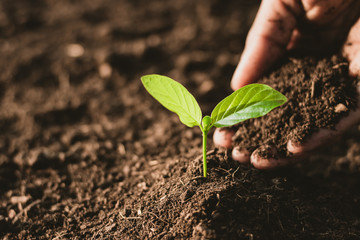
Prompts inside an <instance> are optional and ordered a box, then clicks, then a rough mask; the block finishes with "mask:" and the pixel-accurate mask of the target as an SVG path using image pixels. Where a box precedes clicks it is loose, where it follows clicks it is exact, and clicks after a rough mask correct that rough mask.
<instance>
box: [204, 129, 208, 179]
mask: <svg viewBox="0 0 360 240" xmlns="http://www.w3.org/2000/svg"><path fill="white" fill-rule="evenodd" d="M207 134H208V131H205V130H204V131H203V171H204V177H205V178H206V177H207V160H206V145H207Z"/></svg>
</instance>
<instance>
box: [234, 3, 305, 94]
mask: <svg viewBox="0 0 360 240" xmlns="http://www.w3.org/2000/svg"><path fill="white" fill-rule="evenodd" d="M301 9H302V8H301V6H299V5H298V4H297V1H285V0H282V1H281V0H275V1H274V0H263V1H262V3H261V5H260V8H259V11H258V13H257V15H256V18H255V21H254V23H253V25H252V27H251V29H250V31H249V34H248V37H247V38H246V43H245V49H244V52H243V54H242V56H241V59H240V62H239V64H238V66H237V68H236V70H235V73H234V75H233V78H232V80H231V88H232V89H233V90H237V89H239V88H240V87H242V86H244V85H246V84H249V83H252V82H255V81H256V80H257V79H258V78H259V77H260V76H261V75H263V74H264V72H265V71H267V70H268V69H269V68H270V67H271V66H272V65H273V64H274V63H275V62H276V61H277V60H278V59H279V58H281V57H282V56H283V55H284V53H285V51H286V48H287V46H288V44H289V42H290V40H291V37H292V34H293V30H294V29H295V25H296V16H297V15H298V14H300V13H301Z"/></svg>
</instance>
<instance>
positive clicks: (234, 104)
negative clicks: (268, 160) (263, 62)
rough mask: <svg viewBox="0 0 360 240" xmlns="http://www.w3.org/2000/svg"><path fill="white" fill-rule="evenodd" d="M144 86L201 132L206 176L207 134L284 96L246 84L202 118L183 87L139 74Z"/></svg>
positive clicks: (255, 114) (275, 104)
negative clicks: (213, 128)
mask: <svg viewBox="0 0 360 240" xmlns="http://www.w3.org/2000/svg"><path fill="white" fill-rule="evenodd" d="M141 81H142V83H143V85H144V87H145V89H146V90H147V91H148V92H149V93H150V95H151V96H153V97H154V98H155V99H156V100H158V101H159V102H160V103H161V104H162V105H163V106H164V107H165V108H167V109H169V110H170V111H172V112H175V113H176V114H177V115H178V116H179V118H180V121H181V122H182V123H183V124H185V125H186V126H188V127H194V126H199V127H200V129H201V131H202V135H203V169H204V170H203V171H204V177H206V176H207V161H206V145H207V134H208V132H209V131H210V129H211V128H212V127H213V126H215V127H218V128H219V127H229V126H232V125H234V124H237V123H239V122H242V121H245V120H247V119H251V118H257V117H261V116H264V115H265V114H267V113H268V112H270V111H271V110H272V109H274V108H276V107H278V106H280V105H282V104H284V103H285V102H286V101H287V99H286V97H285V96H284V95H282V94H281V93H280V92H278V91H276V90H274V89H273V88H271V87H270V86H268V85H265V84H257V83H254V84H249V85H246V86H244V87H242V88H240V89H238V90H237V91H235V92H233V93H232V94H231V95H229V96H228V97H226V98H225V99H223V100H222V101H221V102H220V103H218V104H217V105H216V107H215V108H214V110H213V111H212V113H211V116H205V117H203V118H202V113H201V109H200V106H199V104H198V103H197V101H196V100H195V98H194V96H193V95H191V94H190V93H189V92H188V90H186V88H185V87H184V86H183V85H181V84H180V83H178V82H176V81H175V80H173V79H171V78H169V77H166V76H161V75H157V74H152V75H146V76H143V77H141Z"/></svg>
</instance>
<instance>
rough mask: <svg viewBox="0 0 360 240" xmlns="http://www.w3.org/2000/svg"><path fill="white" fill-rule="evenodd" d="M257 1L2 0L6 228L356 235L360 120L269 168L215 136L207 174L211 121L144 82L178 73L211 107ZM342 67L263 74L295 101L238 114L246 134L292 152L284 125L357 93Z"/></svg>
mask: <svg viewBox="0 0 360 240" xmlns="http://www.w3.org/2000/svg"><path fill="white" fill-rule="evenodd" d="M259 2H260V1H253V0H239V1H230V0H229V1H223V0H199V1H191V0H177V1H167V0H153V1H144V0H116V1H115V0H92V1H85V0H78V1H72V0H62V1H54V0H34V1H27V0H16V1H12V0H4V1H1V2H0V56H1V57H0V72H1V74H0V108H1V111H0V238H2V239H248V240H252V239H360V207H359V204H360V179H359V174H360V142H359V139H360V131H359V128H358V126H354V127H353V128H352V129H351V130H350V131H348V132H346V133H345V134H344V136H342V137H341V138H340V139H339V141H338V142H337V143H336V144H332V145H327V146H325V147H323V148H322V149H319V150H318V151H316V152H314V153H312V154H311V155H309V156H308V157H306V158H304V159H302V161H300V162H299V163H297V164H296V165H293V166H290V167H287V168H282V169H279V170H276V171H271V172H269V171H259V170H257V169H254V168H253V167H252V166H250V165H246V164H245V165H241V164H239V163H238V162H235V161H233V160H232V159H231V151H230V150H224V149H217V148H215V147H214V146H213V144H212V141H211V139H210V138H209V146H208V147H209V152H208V175H209V176H208V178H207V179H204V178H202V177H201V176H202V162H201V161H202V160H201V153H202V147H201V140H202V139H201V132H200V130H199V129H196V128H187V127H186V126H184V125H182V124H181V123H180V121H179V119H178V117H177V116H176V115H175V114H173V113H171V112H169V111H167V110H165V109H164V108H163V107H162V106H160V104H158V103H157V102H156V101H155V100H154V99H153V98H152V97H151V96H150V95H149V94H148V93H147V92H146V91H145V89H144V88H143V86H142V85H141V81H140V77H141V76H142V75H145V74H150V73H158V74H162V75H167V76H170V77H172V78H173V79H176V80H178V81H179V82H181V83H182V84H184V85H185V86H186V87H187V88H188V89H189V91H190V92H191V93H193V94H194V96H195V97H196V99H198V100H199V102H200V105H201V108H202V109H203V112H204V113H205V114H209V113H210V111H211V110H212V109H213V107H214V106H215V105H216V104H217V103H218V102H219V100H221V99H223V98H224V97H225V96H227V95H228V94H230V93H231V90H230V87H229V83H230V82H229V81H230V79H231V76H232V73H233V71H234V69H235V67H236V64H237V62H238V59H239V57H240V54H241V52H242V50H243V46H244V41H245V38H246V34H247V32H248V30H249V27H250V26H251V23H252V21H253V19H254V16H255V14H256V11H257V8H258V4H259ZM346 67H347V66H346V62H344V61H343V60H342V59H340V58H339V57H327V58H322V59H317V60H316V59H312V58H306V59H290V60H289V61H288V62H286V63H284V64H283V65H282V66H279V68H278V69H275V70H274V72H272V73H270V74H269V75H268V76H266V77H265V78H264V79H262V81H263V82H265V83H267V84H269V85H271V86H273V87H275V88H277V89H278V90H280V91H282V92H283V93H284V94H285V95H287V97H288V98H289V101H288V102H287V103H286V104H285V105H284V106H283V107H281V108H278V109H276V110H274V111H272V112H271V114H269V115H268V116H267V117H265V118H259V119H256V120H253V121H247V122H244V123H243V124H241V125H240V126H238V128H239V130H238V132H237V134H236V138H235V140H236V145H239V144H243V146H244V147H247V148H255V147H257V146H261V145H263V144H273V145H275V146H277V147H278V148H279V149H280V150H281V149H282V150H283V151H282V152H281V151H280V152H281V154H285V155H286V154H287V153H286V152H285V150H284V142H285V141H286V140H287V139H290V138H291V139H292V138H294V139H298V140H306V136H307V134H308V133H311V132H314V131H317V129H318V128H320V127H327V128H332V127H333V126H334V124H335V123H336V122H337V121H338V120H339V119H340V118H341V117H342V116H345V115H346V114H347V112H348V110H351V109H353V108H354V107H355V102H356V94H355V90H354V89H355V88H354V86H355V85H356V81H355V80H353V79H349V78H348V77H347V71H346ZM339 104H342V105H343V106H342V107H337V106H339ZM336 109H342V110H343V111H336ZM280 129H281V130H282V131H281V132H279V130H280ZM256 134H259V135H258V136H257V135H256ZM209 135H211V134H209ZM254 135H255V136H254Z"/></svg>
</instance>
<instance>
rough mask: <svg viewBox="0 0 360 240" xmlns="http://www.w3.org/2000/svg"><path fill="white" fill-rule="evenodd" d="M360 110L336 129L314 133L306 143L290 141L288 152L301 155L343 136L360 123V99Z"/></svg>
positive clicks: (351, 113)
mask: <svg viewBox="0 0 360 240" xmlns="http://www.w3.org/2000/svg"><path fill="white" fill-rule="evenodd" d="M357 92H358V94H359V93H360V87H359V86H358V87H357ZM357 104H358V108H357V109H356V110H353V111H350V113H349V115H348V116H346V117H345V118H343V119H341V120H340V121H339V123H338V124H336V126H335V129H334V130H331V129H320V130H319V131H318V132H317V133H314V134H313V135H312V136H311V138H310V139H309V140H308V141H306V142H305V143H298V142H295V141H293V140H289V141H288V143H287V150H288V151H289V152H291V153H293V154H295V155H301V154H303V153H305V152H308V151H311V150H313V149H315V148H317V147H319V146H321V145H323V144H324V143H326V142H329V141H330V140H332V139H334V138H336V137H337V136H339V135H341V134H342V133H343V132H345V131H346V130H347V129H349V128H350V127H351V126H354V125H355V124H357V123H359V122H360V107H359V106H360V99H359V98H358V103H357Z"/></svg>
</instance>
